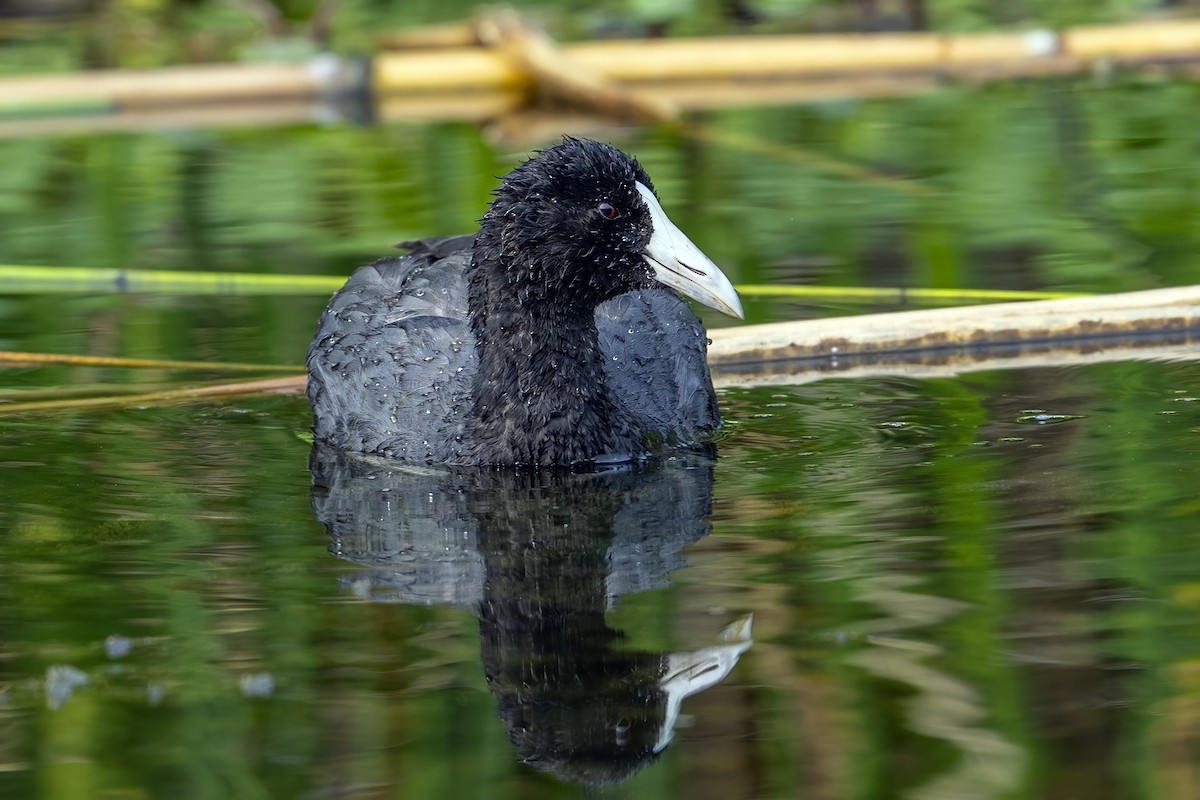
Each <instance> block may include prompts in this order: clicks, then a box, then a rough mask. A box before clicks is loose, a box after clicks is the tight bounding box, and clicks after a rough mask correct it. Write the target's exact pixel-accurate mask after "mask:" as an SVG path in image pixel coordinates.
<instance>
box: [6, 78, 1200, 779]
mask: <svg viewBox="0 0 1200 800" xmlns="http://www.w3.org/2000/svg"><path fill="white" fill-rule="evenodd" d="M1053 91H1057V90H1053ZM1195 92H1196V89H1195V87H1191V86H1177V85H1169V84H1165V85H1159V86H1138V85H1135V86H1124V87H1111V88H1109V89H1106V90H1103V91H1101V90H1088V91H1084V90H1081V89H1079V88H1073V89H1071V90H1070V91H1069V92H1068V91H1066V90H1062V94H1063V95H1064V96H1065V97H1066V99H1065V100H1063V104H1065V106H1066V107H1069V109H1070V113H1072V114H1076V115H1077V118H1076V122H1078V121H1079V119H1083V120H1084V121H1085V122H1086V123H1087V124H1086V125H1084V127H1083V128H1082V130H1081V129H1080V128H1079V127H1078V125H1077V126H1076V127H1073V128H1070V131H1073V134H1072V135H1073V136H1074V137H1075V138H1071V137H1067V138H1065V139H1063V140H1062V141H1061V142H1059V145H1061V148H1059V146H1058V145H1054V144H1053V142H1054V141H1055V140H1054V137H1053V136H1050V138H1049V139H1045V138H1041V139H1039V134H1040V133H1046V132H1047V131H1050V132H1053V131H1055V130H1057V128H1055V127H1054V126H1055V125H1056V124H1057V123H1055V122H1054V120H1055V119H1056V118H1057V117H1056V115H1059V114H1061V113H1063V112H1062V110H1061V109H1062V107H1063V106H1062V105H1061V104H1058V103H1057V102H1056V101H1055V102H1051V100H1053V99H1054V95H1053V93H1052V90H1047V89H1039V88H1034V87H1003V88H1000V89H997V90H994V91H991V92H984V93H981V94H979V95H964V94H957V93H954V92H949V93H947V94H946V95H939V96H938V97H931V98H925V99H918V100H912V101H889V102H887V103H870V104H858V105H845V106H838V107H830V108H825V109H821V110H787V111H780V110H773V111H772V110H767V111H762V112H754V113H750V112H739V113H736V114H729V115H727V116H722V117H719V118H718V119H716V120H715V122H716V123H718V124H722V125H727V126H729V127H731V128H734V129H747V128H750V129H754V130H756V131H758V132H759V133H760V134H761V135H762V136H764V137H768V138H770V139H771V140H772V141H774V142H776V143H778V144H781V145H786V146H796V147H800V146H803V147H810V148H814V149H816V150H817V151H819V152H821V153H823V154H824V155H825V156H826V157H832V158H847V159H853V160H855V161H863V162H870V163H872V164H873V165H875V167H877V169H878V171H879V172H880V173H881V174H892V173H894V174H896V175H903V176H905V177H906V179H908V178H911V179H914V180H915V181H916V182H919V183H921V184H922V185H928V186H930V187H932V188H934V189H936V190H937V192H938V193H939V194H938V196H937V198H936V199H935V200H930V199H928V198H924V197H922V198H917V199H914V197H912V196H910V195H908V194H906V193H905V190H903V189H902V190H900V191H899V192H897V191H893V190H892V189H891V188H889V187H888V186H885V185H880V184H872V183H864V182H862V181H859V180H857V179H854V178H847V177H838V178H832V177H829V176H827V175H822V174H821V173H820V172H819V170H818V171H817V172H814V171H812V170H811V169H805V168H802V167H800V166H797V165H796V164H790V165H782V166H781V165H780V164H776V163H763V162H762V160H761V159H760V158H757V157H753V156H750V155H747V154H745V153H737V152H730V151H727V150H722V149H721V148H718V147H715V146H710V145H705V144H702V143H697V142H693V141H689V140H678V139H675V138H673V136H672V135H671V134H669V133H667V132H661V131H660V132H653V131H652V132H647V133H645V134H636V133H625V134H617V135H618V136H624V137H625V139H624V141H623V142H622V143H623V144H625V145H626V146H628V147H629V148H630V149H633V150H636V151H638V152H640V153H644V155H645V156H646V159H645V160H646V161H647V165H648V167H649V169H650V172H651V174H652V175H653V176H654V177H655V179H656V181H657V182H658V183H659V189H660V192H661V193H662V194H663V195H664V198H665V199H666V202H665V205H666V206H667V208H668V210H669V211H670V212H671V213H672V214H673V216H675V217H676V221H677V222H679V223H680V225H681V226H682V227H683V228H684V229H685V230H689V231H694V232H695V234H696V235H695V238H696V239H697V241H698V242H699V243H700V244H701V245H702V247H704V248H705V249H706V250H708V251H710V253H711V254H712V255H714V257H715V258H716V259H717V260H718V261H719V262H721V263H723V264H728V265H730V272H731V273H733V274H734V276H735V277H736V279H737V280H739V281H743V282H749V281H757V280H769V279H770V280H777V279H785V278H786V279H789V280H811V281H816V282H825V283H838V282H844V283H850V282H861V283H865V284H870V283H878V284H881V285H900V284H906V285H941V286H969V287H979V286H984V287H987V286H998V287H1006V288H1044V287H1054V288H1075V289H1083V290H1103V289H1116V288H1141V287H1143V286H1149V285H1156V284H1163V283H1172V282H1176V283H1178V282H1185V281H1187V280H1189V279H1190V280H1193V281H1194V280H1195V272H1194V266H1193V260H1192V259H1191V258H1190V256H1189V255H1188V254H1189V253H1191V252H1194V245H1195V244H1196V239H1197V237H1198V236H1200V234H1198V231H1197V229H1196V228H1195V225H1194V220H1195V219H1196V218H1197V217H1196V215H1195V214H1190V215H1189V214H1188V213H1187V212H1188V211H1189V210H1190V209H1191V208H1192V207H1193V206H1194V203H1195V202H1196V200H1195V198H1196V195H1195V193H1194V191H1193V190H1194V187H1195V174H1196V173H1195V168H1194V166H1188V165H1186V162H1185V161H1183V160H1182V159H1175V158H1173V156H1172V154H1173V153H1174V154H1185V153H1187V152H1188V148H1194V146H1195V143H1196V137H1197V133H1196V128H1195V127H1194V126H1191V125H1190V124H1184V123H1183V122H1182V121H1181V116H1180V115H1181V112H1180V110H1179V109H1181V108H1184V107H1186V104H1185V105H1182V106H1181V105H1180V104H1179V102H1178V101H1180V100H1187V99H1189V98H1190V99H1194V97H1195ZM1048 98H1049V99H1048ZM1064 135H1065V134H1064ZM929 142H940V143H941V145H942V146H940V147H930V146H928V143H929ZM1048 142H1050V144H1048ZM1062 148H1065V149H1062ZM0 152H2V153H3V155H2V156H0V157H2V158H3V159H4V163H5V164H6V165H13V166H12V168H11V169H10V168H9V166H6V169H5V170H3V171H2V172H0V180H3V181H5V182H6V183H7V184H8V190H9V192H10V193H9V194H7V195H4V196H5V197H6V198H7V199H6V200H5V203H6V204H7V205H5V206H4V207H3V208H0V212H2V213H3V215H4V219H3V221H4V224H5V226H6V234H5V238H4V243H3V245H2V248H3V253H2V256H3V260H4V261H6V262H15V263H54V264H86V265H96V266H105V265H112V264H130V265H132V266H143V267H147V266H154V267H171V266H175V267H190V268H204V267H211V268H222V269H241V270H262V271H274V272H322V271H324V272H329V273H331V274H332V273H336V272H345V271H347V270H348V269H349V268H350V267H351V266H352V265H355V264H357V263H360V262H361V261H365V260H367V259H368V258H371V257H374V256H375V255H378V254H381V253H382V252H384V247H383V246H384V245H386V243H388V242H391V241H396V240H400V239H403V238H407V237H409V236H411V235H421V234H433V233H450V232H456V231H458V230H463V229H468V228H469V227H470V225H471V219H472V217H473V216H475V215H477V214H478V212H479V210H480V209H481V208H482V203H483V202H484V200H485V199H486V193H487V191H488V189H489V188H490V186H491V183H490V181H491V178H490V176H491V175H495V174H499V173H500V172H502V171H503V170H504V168H505V167H504V164H505V163H511V160H510V159H509V156H507V155H506V154H504V153H503V152H500V151H495V150H493V149H491V148H489V147H488V146H487V145H486V144H485V143H484V142H483V140H482V139H481V138H480V136H479V135H478V134H477V133H476V132H474V131H471V130H469V129H465V128H460V127H439V126H431V127H420V128H411V129H408V128H381V129H372V130H348V129H328V130H318V129H299V130H287V131H272V132H262V131H236V132H221V133H204V132H196V133H187V134H172V135H145V136H133V135H131V136H120V137H97V138H76V139H56V140H36V141H34V140H30V141H16V142H0ZM1064 152H1066V153H1068V154H1073V157H1074V158H1075V159H1076V161H1072V160H1071V159H1065V160H1064V159H1063V158H1061V156H1062V153H1064ZM14 155H20V156H21V157H20V158H17V159H15V160H14V158H13V157H14ZM1193 163H1194V162H1193ZM450 165H453V166H450ZM1074 169H1078V170H1081V172H1080V173H1079V174H1081V175H1085V176H1089V177H1087V179H1086V181H1084V182H1082V183H1080V182H1077V181H1074V180H1069V179H1067V177H1065V173H1066V172H1069V171H1070V170H1074ZM1039 170H1051V172H1049V173H1048V172H1039ZM902 185H908V184H907V182H905V183H903V184H902ZM930 204H932V205H930ZM322 303H323V300H322V298H288V297H285V298H268V299H262V298H205V297H184V298H180V297H149V296H144V297H118V296H58V297H54V296H16V295H13V296H4V297H0V349H22V350H37V351H44V352H60V353H80V354H93V355H123V356H134V357H152V358H188V359H205V360H222V361H254V362H263V363H285V364H286V363H298V362H299V360H300V359H301V357H302V353H303V350H304V348H305V346H306V344H307V340H308V337H309V336H310V335H311V330H312V327H313V323H314V320H315V318H316V315H317V313H318V311H319V309H320V307H321V305H322ZM748 307H749V308H750V310H751V313H752V314H753V315H754V316H755V317H756V318H757V319H758V320H762V319H767V318H784V317H790V316H796V315H797V314H799V313H801V310H800V309H798V308H797V307H795V306H791V305H788V304H786V303H782V302H775V301H772V302H770V303H768V302H766V301H756V302H754V303H751V304H748ZM803 313H807V314H813V313H826V310H824V309H811V308H809V309H804V310H803ZM218 377H227V376H216V375H209V374H201V375H199V376H197V375H196V374H194V373H183V372H177V371H169V370H134V369H112V368H97V367H90V368H78V367H75V368H68V367H48V368H4V370H3V372H0V380H2V381H3V391H4V392H6V394H5V395H4V396H3V397H2V398H0V401H5V402H7V401H11V400H13V399H17V395H15V394H12V393H13V392H16V391H22V392H24V391H30V390H35V389H36V390H49V389H62V388H63V387H78V386H81V385H86V386H95V387H97V389H98V391H100V392H111V391H116V390H118V389H121V388H128V387H141V388H148V387H151V386H154V387H158V386H162V385H181V384H186V383H190V382H196V381H198V380H208V379H213V378H218ZM20 397H22V398H24V397H26V395H20ZM721 402H722V406H723V409H724V411H725V415H726V417H727V420H728V425H727V428H726V430H725V432H724V433H723V434H722V438H721V440H720V442H719V458H718V459H717V460H716V461H715V462H704V461H698V460H685V461H670V462H666V463H662V464H658V465H654V466H653V467H652V468H648V469H645V470H640V471H636V472H631V471H613V472H609V473H603V474H600V475H594V476H574V477H570V478H566V479H558V480H554V479H551V478H548V477H545V476H543V477H531V476H513V475H508V474H504V473H498V474H497V473H488V474H484V475H454V476H451V475H446V474H443V473H438V472H412V471H402V470H397V469H395V468H394V466H392V465H387V464H382V465H381V464H377V463H369V462H361V461H359V462H349V463H348V462H345V461H339V460H338V459H337V458H334V457H330V456H329V455H328V454H323V453H319V452H318V453H313V452H312V451H311V446H310V443H309V442H308V441H307V440H306V438H305V434H306V432H307V429H308V424H309V422H308V417H307V409H306V407H305V405H304V402H303V400H302V399H300V398H297V397H286V396H285V397H265V398H254V399H244V400H224V401H219V402H208V403H204V404H198V405H192V406H184V407H170V408H165V409H164V408H139V407H136V406H132V407H126V408H121V409H118V410H104V411H79V410H67V411H56V412H44V413H39V414H29V415H23V416H17V417H4V418H0V507H2V508H3V509H4V513H3V515H0V796H3V797H14V798H18V797H20V798H24V797H30V798H34V797H36V798H94V797H196V798H207V797H212V798H228V797H237V798H260V797H261V798H285V797H312V798H321V797H345V798H351V797H353V798H367V797H370V798H376V797H379V798H383V797H430V798H433V797H439V798H440V797H575V796H588V795H590V794H592V795H594V794H595V793H596V792H597V791H599V793H600V794H602V795H603V796H618V797H637V798H641V797H663V798H667V797H697V798H704V797H713V798H722V800H728V798H737V797H747V798H749V797H755V798H761V797H797V796H800V797H813V798H864V799H865V798H871V799H872V800H875V799H876V798H892V797H896V798H900V797H904V798H929V799H931V800H941V799H942V798H945V799H947V800H955V799H957V798H1027V797H1045V798H1062V797H1080V798H1084V797H1086V798H1168V797H1169V798H1190V797H1196V796H1200V769H1198V768H1197V766H1196V764H1197V761H1196V754H1197V752H1200V524H1198V523H1200V499H1198V495H1197V491H1196V487H1197V486H1200V458H1198V456H1200V366H1197V365H1196V364H1193V363H1140V362H1118V363H1112V364H1101V365H1092V366H1063V367H1057V368H1042V369H1028V370H1013V371H996V372H987V373H976V374H970V375H965V376H961V377H956V378H940V379H929V380H914V379H901V378H879V379H871V380H865V379H864V380H849V379H830V380H824V381H818V382H811V383H805V384H802V385H798V386H793V387H783V388H781V387H771V388H756V389H738V390H729V391H726V392H724V393H723V394H722V397H721ZM751 615H752V619H753V621H752V623H751V622H750V621H749V618H750V617H751ZM748 634H749V635H748ZM751 639H752V643H751V641H750V640H751ZM600 784H603V785H605V786H608V787H609V788H602V789H599V790H596V789H591V788H585V787H587V786H595V785H600Z"/></svg>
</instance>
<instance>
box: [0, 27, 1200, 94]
mask: <svg viewBox="0 0 1200 800" xmlns="http://www.w3.org/2000/svg"><path fill="white" fill-rule="evenodd" d="M484 19H485V20H486V19H487V18H486V17H485V18H484ZM480 24H481V25H483V23H480ZM481 29H482V28H481ZM511 41H512V40H511V39H506V38H503V37H502V38H501V39H500V40H499V41H498V44H499V46H498V47H495V48H492V49H488V48H485V47H471V46H469V47H444V48H438V49H432V50H423V51H409V50H405V51H401V52H383V53H381V54H379V55H378V56H377V57H376V58H375V59H374V61H373V64H372V70H371V77H370V81H369V83H370V86H371V88H373V89H374V90H375V91H376V92H377V93H382V94H387V93H412V92H433V93H441V92H468V91H475V92H478V91H499V92H521V91H525V90H527V89H529V88H530V87H531V86H532V85H533V83H534V76H533V75H532V74H531V71H530V66H531V65H534V66H536V65H537V64H538V63H540V62H539V59H540V54H539V52H538V51H537V47H533V49H532V50H531V51H530V52H529V53H524V54H522V53H514V52H513V50H512V49H511V47H509V45H511ZM528 41H530V42H533V43H534V44H536V42H537V40H536V39H533V38H529V39H528ZM561 49H562V51H563V52H564V54H565V55H566V56H567V57H569V58H570V59H571V60H573V61H575V62H577V63H578V64H580V65H581V66H582V67H583V68H584V69H585V70H588V71H591V72H594V74H595V75H597V76H604V77H605V78H606V79H608V80H614V81H621V82H623V83H626V84H629V85H631V86H632V88H634V89H637V88H638V87H639V85H645V86H649V85H652V84H656V83H661V82H673V81H710V80H720V79H725V80H731V79H733V80H754V79H759V80H764V79H779V78H785V77H789V76H790V77H808V78H812V77H815V76H828V75H842V76H846V75H879V74H894V73H930V72H933V73H936V74H950V75H954V74H961V75H968V76H969V75H971V74H975V73H978V72H979V71H981V70H983V71H995V72H999V73H1001V74H1006V75H1018V74H1041V73H1045V72H1061V71H1064V70H1069V69H1081V68H1083V67H1085V66H1086V65H1087V63H1089V62H1090V61H1092V60H1095V59H1098V58H1112V59H1117V60H1133V61H1145V60H1153V59H1179V58H1196V57H1200V20H1187V19H1176V20H1169V21H1157V22H1144V23H1134V24H1128V25H1114V26H1085V27H1079V28H1071V29H1067V30H1064V31H1061V32H1055V31H1050V30H1035V31H1026V32H1016V33H988V34H962V35H952V36H950V35H947V36H943V35H937V34H911V33H909V34H870V35H857V36H846V35H837V36H731V37H721V38H701V39H656V40H636V41H605V42H585V43H578V44H569V45H564V46H563V47H562V48H561ZM544 72H545V74H547V75H553V71H552V70H545V71H544ZM359 84H360V76H359V75H358V74H357V73H356V70H355V67H354V65H353V62H348V61H345V60H342V59H339V58H337V57H336V56H333V55H329V54H325V55H321V56H317V57H315V58H313V59H311V60H309V61H307V62H303V63H290V64H208V65H194V66H186V67H173V68H164V69H157V70H141V71H125V70H120V71H95V72H85V73H77V74H71V75H42V76H24V77H11V78H4V79H0V110H2V111H4V112H5V113H8V114H10V115H11V114H15V113H32V112H33V111H36V110H38V109H43V110H46V109H49V108H51V107H53V108H57V109H59V110H60V111H62V112H64V113H65V112H67V111H89V110H90V111H97V110H103V109H106V108H113V107H122V108H132V107H138V106H154V105H172V104H174V105H184V104H196V103H214V102H218V101H221V102H246V101H253V100H259V99H262V98H269V97H276V98H278V97H312V96H315V95H319V94H321V93H328V92H338V91H343V90H347V89H349V88H357V87H359ZM643 88H644V87H643Z"/></svg>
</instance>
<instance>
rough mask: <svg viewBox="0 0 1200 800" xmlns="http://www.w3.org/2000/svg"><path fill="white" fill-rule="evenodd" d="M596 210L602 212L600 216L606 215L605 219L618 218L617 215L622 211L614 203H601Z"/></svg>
mask: <svg viewBox="0 0 1200 800" xmlns="http://www.w3.org/2000/svg"><path fill="white" fill-rule="evenodd" d="M596 210H597V211H598V212H600V216H602V217H604V218H605V219H616V218H617V217H619V216H621V212H620V211H617V207H616V206H614V205H613V204H612V203H601V204H600V205H598V206H596Z"/></svg>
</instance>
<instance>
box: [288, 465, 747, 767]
mask: <svg viewBox="0 0 1200 800" xmlns="http://www.w3.org/2000/svg"><path fill="white" fill-rule="evenodd" d="M311 468H312V471H313V497H312V499H313V511H314V513H315V515H316V517H317V519H318V520H319V521H321V522H322V523H324V525H325V526H326V528H327V529H328V531H329V533H330V549H331V551H332V552H333V553H334V554H335V555H338V556H339V557H341V558H345V559H348V560H350V561H353V562H356V563H359V564H365V565H367V566H368V567H370V569H369V571H368V572H366V573H364V574H362V575H358V576H355V577H353V578H351V579H350V580H349V585H350V587H351V588H352V589H353V590H354V591H355V592H357V593H359V594H360V595H362V596H365V597H367V598H369V599H371V600H376V601H383V602H407V603H421V604H426V603H432V602H437V603H447V604H453V605H457V606H460V607H463V608H468V609H470V610H471V611H473V612H474V613H475V614H476V615H477V616H478V617H479V634H480V641H481V649H482V654H483V667H484V673H485V674H486V676H487V679H488V685H489V687H490V688H491V690H492V693H493V694H494V695H495V696H496V701H497V704H498V706H499V711H500V716H501V718H502V719H503V720H504V724H505V726H506V727H507V729H508V733H509V737H510V738H511V739H512V741H513V743H514V744H515V745H516V747H517V749H518V751H519V752H520V754H521V757H522V758H523V759H524V760H525V761H527V762H528V763H530V764H532V765H534V766H536V767H538V768H539V769H543V770H546V771H548V772H552V773H554V774H556V775H558V776H559V777H563V778H566V779H569V780H573V781H577V782H580V783H586V784H592V785H596V784H603V783H612V782H614V781H618V780H623V779H624V778H626V777H629V776H630V775H632V774H633V773H634V772H636V771H637V770H638V769H640V768H642V767H643V766H645V765H646V764H648V763H649V762H651V761H653V760H654V759H655V758H657V756H658V755H659V754H660V753H661V752H662V751H663V749H664V748H665V747H666V746H667V744H668V743H669V741H670V739H671V732H672V730H673V728H674V723H675V719H676V716H677V715H678V713H679V708H680V702H681V701H682V699H683V698H684V697H686V696H688V695H690V694H694V693H695V692H698V691H701V690H703V689H707V688H708V687H710V686H712V685H714V684H716V683H717V682H719V681H720V680H721V679H723V678H724V677H725V676H726V675H727V674H728V673H729V671H730V669H732V668H733V666H734V664H736V663H737V660H738V657H739V656H740V655H741V653H742V652H744V651H745V650H746V648H747V647H749V646H750V630H749V620H748V618H747V619H745V620H742V621H740V622H739V623H735V624H734V625H732V626H730V628H728V629H727V631H726V634H725V635H724V636H723V639H722V642H721V643H720V644H717V645H715V646H713V647H708V648H703V649H701V650H697V651H691V652H682V653H655V652H644V651H636V650H631V649H629V648H626V647H622V639H623V638H624V634H623V633H622V632H621V631H618V630H614V629H613V628H611V627H609V625H608V623H607V620H606V612H607V611H608V610H610V609H611V608H612V607H613V606H614V605H615V604H616V602H617V598H618V597H619V596H620V595H622V594H625V593H627V592H634V591H641V590H644V589H648V588H654V587H658V586H662V585H664V583H665V576H666V574H667V573H668V572H669V571H671V570H674V569H677V568H680V567H682V566H683V560H682V558H681V556H680V554H679V550H680V548H682V547H683V546H684V545H686V544H688V543H690V542H693V541H696V540H697V539H699V538H701V537H702V536H704V535H706V534H707V533H708V531H709V528H710V525H709V522H708V515H709V512H710V508H711V502H712V500H711V498H712V468H711V462H709V461H707V460H704V459H700V458H692V459H691V460H690V461H684V460H672V461H667V462H664V463H651V464H649V465H645V466H640V467H626V468H612V469H610V470H609V471H607V472H600V473H591V474H585V475H571V474H564V473H559V472H552V471H545V470H538V471H520V472H518V471H510V470H459V471H456V472H434V471H432V470H429V469H426V468H415V469H416V470H420V471H419V472H418V471H414V468H410V467H407V466H404V465H399V464H396V463H395V462H389V461H386V460H384V459H370V458H365V457H361V456H350V457H347V456H345V455H343V454H339V453H337V452H336V451H334V450H333V449H332V448H329V447H327V446H322V445H320V444H318V445H317V446H315V447H314V449H313V454H312V461H311Z"/></svg>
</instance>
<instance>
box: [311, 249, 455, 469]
mask: <svg viewBox="0 0 1200 800" xmlns="http://www.w3.org/2000/svg"><path fill="white" fill-rule="evenodd" d="M457 240H462V241H457ZM412 246H413V253H412V254H411V255H408V256H404V257H401V258H391V259H383V260H380V261H377V262H375V263H374V264H370V265H368V266H365V267H362V268H360V269H359V270H357V271H356V272H355V273H354V274H353V275H352V276H351V277H350V279H349V280H348V281H347V282H346V285H345V286H343V287H342V289H341V290H339V291H338V292H337V294H335V295H334V296H333V299H332V300H330V302H329V306H328V308H326V309H325V313H324V314H322V315H321V319H320V322H319V323H318V326H317V332H316V336H315V337H314V338H313V343H312V346H311V347H310V348H309V351H308V372H309V381H308V396H309V402H310V403H311V404H312V408H313V417H314V420H315V426H314V435H315V436H316V438H317V439H319V440H321V441H325V442H329V443H330V444H332V445H333V446H334V447H336V448H338V449H341V450H352V451H357V452H363V453H378V454H381V455H385V456H388V457H391V458H400V459H404V460H407V461H438V462H443V461H447V460H449V459H450V458H451V456H452V454H453V453H454V452H455V451H456V448H457V446H458V443H459V441H460V439H461V434H462V428H463V420H464V419H465V417H466V414H467V412H468V411H469V410H470V402H471V391H470V386H471V377H472V375H473V374H474V371H475V367H476V359H475V342H474V338H473V336H472V335H471V330H470V325H469V324H468V322H467V291H466V280H465V277H464V270H465V267H466V265H467V263H468V261H469V259H470V254H469V249H468V248H469V247H470V237H455V239H449V240H431V241H428V242H416V243H412Z"/></svg>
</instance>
